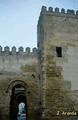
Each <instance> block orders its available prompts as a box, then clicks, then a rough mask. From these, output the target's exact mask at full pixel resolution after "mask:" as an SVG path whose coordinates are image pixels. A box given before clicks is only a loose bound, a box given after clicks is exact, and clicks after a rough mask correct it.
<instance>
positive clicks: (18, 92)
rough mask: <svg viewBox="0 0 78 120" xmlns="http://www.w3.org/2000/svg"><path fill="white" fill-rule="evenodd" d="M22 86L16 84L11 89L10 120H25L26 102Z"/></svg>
mask: <svg viewBox="0 0 78 120" xmlns="http://www.w3.org/2000/svg"><path fill="white" fill-rule="evenodd" d="M25 93H26V92H25V88H24V86H22V85H20V84H17V85H15V86H14V87H13V88H12V92H11V98H10V120H27V100H26V94H25Z"/></svg>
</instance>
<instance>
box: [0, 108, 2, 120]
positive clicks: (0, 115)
mask: <svg viewBox="0 0 78 120" xmlns="http://www.w3.org/2000/svg"><path fill="white" fill-rule="evenodd" d="M0 120H3V119H2V113H1V110H0Z"/></svg>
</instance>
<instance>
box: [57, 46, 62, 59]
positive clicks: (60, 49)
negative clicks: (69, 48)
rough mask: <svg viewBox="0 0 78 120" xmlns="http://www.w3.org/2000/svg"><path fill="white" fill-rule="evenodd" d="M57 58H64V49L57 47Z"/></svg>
mask: <svg viewBox="0 0 78 120" xmlns="http://www.w3.org/2000/svg"><path fill="white" fill-rule="evenodd" d="M56 53H57V57H62V47H56Z"/></svg>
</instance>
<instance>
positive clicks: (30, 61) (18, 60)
mask: <svg viewBox="0 0 78 120" xmlns="http://www.w3.org/2000/svg"><path fill="white" fill-rule="evenodd" d="M38 76H39V69H38V58H37V49H36V48H34V49H33V50H32V52H31V51H30V48H29V47H28V48H26V52H24V51H23V48H22V47H20V48H19V51H16V48H15V47H13V48H12V51H10V50H9V47H5V48H4V50H2V47H0V113H1V115H2V120H8V119H9V114H10V101H11V95H12V89H13V87H14V86H16V85H22V86H23V84H24V83H25V84H26V85H25V88H26V93H25V96H26V99H27V118H28V120H33V119H34V120H35V119H37V115H38V113H39V102H40V101H39V77H38ZM22 83H23V84H22ZM0 120H1V118H0Z"/></svg>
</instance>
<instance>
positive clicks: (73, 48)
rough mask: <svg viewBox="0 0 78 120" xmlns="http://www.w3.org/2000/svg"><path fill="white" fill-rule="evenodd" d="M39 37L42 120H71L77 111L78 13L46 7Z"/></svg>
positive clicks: (38, 31) (39, 27) (40, 19)
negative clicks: (75, 94) (74, 97)
mask: <svg viewBox="0 0 78 120" xmlns="http://www.w3.org/2000/svg"><path fill="white" fill-rule="evenodd" d="M37 37H38V38H37V40H38V41H37V44H38V56H39V58H38V60H39V64H40V65H39V66H40V78H41V79H40V93H41V94H40V96H41V101H42V109H43V111H42V118H46V119H48V120H52V119H53V120H56V119H59V120H63V119H64V120H67V119H68V116H67V114H69V113H68V112H70V111H75V106H74V105H75V103H76V102H75V101H74V100H73V99H72V95H71V94H72V91H73V90H74V89H75V86H76V83H77V84H78V82H77V81H78V80H77V78H78V74H77V72H78V54H77V53H78V11H76V14H75V11H74V10H69V9H68V10H67V12H66V11H65V9H64V8H62V9H61V11H59V8H55V10H53V8H52V7H49V9H48V10H47V8H46V7H45V6H43V7H42V10H41V13H40V17H39V21H38V26H37ZM74 82H75V84H74ZM76 89H77V90H78V87H77V86H76ZM76 110H77V109H76ZM58 111H59V112H60V114H59V115H58V114H57V113H58ZM63 111H66V112H67V113H66V115H65V116H63V115H62V112H63ZM75 114H76V113H75ZM70 116H71V113H70ZM72 117H73V116H72ZM69 119H71V117H70V118H69ZM75 119H76V118H75ZM77 119H78V118H77Z"/></svg>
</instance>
